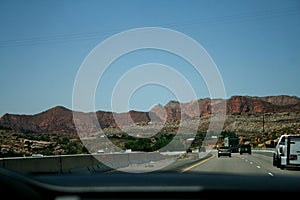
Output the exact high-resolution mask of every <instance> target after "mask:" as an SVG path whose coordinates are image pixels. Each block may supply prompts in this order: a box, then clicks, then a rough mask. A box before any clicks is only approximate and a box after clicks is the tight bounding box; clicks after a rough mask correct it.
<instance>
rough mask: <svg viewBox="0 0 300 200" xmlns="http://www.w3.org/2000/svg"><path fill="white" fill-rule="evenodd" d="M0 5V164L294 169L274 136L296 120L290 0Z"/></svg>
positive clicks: (293, 159)
mask: <svg viewBox="0 0 300 200" xmlns="http://www.w3.org/2000/svg"><path fill="white" fill-rule="evenodd" d="M0 16H1V17H0V21H1V29H0V36H1V37H0V65H1V68H0V74H1V79H0V85H1V86H0V89H1V92H2V95H1V104H0V155H1V159H0V165H1V166H2V168H5V169H11V170H14V171H17V172H20V173H21V174H28V175H34V176H35V177H39V178H41V177H48V176H51V175H53V177H56V176H62V175H66V174H69V175H70V174H71V175H73V174H77V175H86V174H106V173H117V172H120V173H130V174H131V173H148V172H151V173H152V172H154V173H155V172H175V173H176V174H178V175H179V174H184V173H199V174H200V173H201V174H203V173H204V174H231V175H233V174H234V175H250V176H252V175H253V176H254V175H259V176H265V177H274V176H278V175H283V176H293V177H299V176H300V173H299V170H298V168H299V166H300V154H299V152H300V149H299V146H300V145H298V142H299V140H292V139H290V140H288V139H287V138H286V139H285V142H282V145H281V146H278V148H276V147H277V144H278V140H279V138H280V136H282V135H297V134H300V114H299V113H300V90H299V85H300V82H299V69H300V68H299V65H300V59H299V58H300V56H299V52H300V40H299V35H300V6H299V2H297V1H269V0H263V1H261V0H259V1H258V0H254V1H236V0H229V1H197V0H188V1H182V0H175V1H158V0H154V1H144V0H142V1H136V0H128V1H120V0H112V1H106V0H100V1H97V0H90V1H80V0H77V1H71V0H62V1H52V0H51V1H50V0H45V1H37V0H32V1H14V0H13V1H8V0H2V1H1V2H0ZM287 141H292V143H291V145H292V146H288V145H290V144H289V143H288V142H287ZM285 145H286V146H285ZM223 147H224V148H225V147H227V148H229V149H230V151H225V152H222V151H219V149H222V148H223ZM290 149H292V150H293V152H289V151H290ZM290 168H293V170H290ZM294 168H295V169H296V170H295V169H294ZM44 175H45V176H44ZM54 175H55V176H54ZM41 179H42V178H41ZM43 180H44V179H43ZM74 184H75V182H74Z"/></svg>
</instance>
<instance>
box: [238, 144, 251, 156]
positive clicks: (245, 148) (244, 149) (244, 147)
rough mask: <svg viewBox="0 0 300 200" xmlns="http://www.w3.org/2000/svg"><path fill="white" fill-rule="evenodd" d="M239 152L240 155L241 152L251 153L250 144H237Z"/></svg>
mask: <svg viewBox="0 0 300 200" xmlns="http://www.w3.org/2000/svg"><path fill="white" fill-rule="evenodd" d="M239 153H240V155H242V154H243V153H247V154H251V153H252V150H251V145H250V144H241V145H240V146H239Z"/></svg>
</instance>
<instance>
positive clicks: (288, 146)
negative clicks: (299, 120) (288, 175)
mask: <svg viewBox="0 0 300 200" xmlns="http://www.w3.org/2000/svg"><path fill="white" fill-rule="evenodd" d="M273 166H276V167H278V168H280V169H285V168H287V167H300V135H281V136H280V138H279V140H278V143H277V144H276V146H275V150H274V154H273Z"/></svg>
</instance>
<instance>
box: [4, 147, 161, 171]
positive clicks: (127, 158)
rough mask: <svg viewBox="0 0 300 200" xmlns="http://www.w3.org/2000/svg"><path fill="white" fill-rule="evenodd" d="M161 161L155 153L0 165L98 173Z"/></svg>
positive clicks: (63, 157) (8, 161) (50, 158)
mask: <svg viewBox="0 0 300 200" xmlns="http://www.w3.org/2000/svg"><path fill="white" fill-rule="evenodd" d="M161 159H164V155H162V154H160V153H156V152H155V153H154V152H150V153H145V152H132V153H114V154H79V155H59V156H44V157H18V158H1V159H0V165H1V166H2V167H4V168H8V169H12V170H15V171H19V172H22V173H72V172H82V171H87V172H92V171H98V172H99V171H107V170H110V169H111V168H113V169H118V168H122V167H127V166H129V165H130V164H141V163H146V162H150V161H157V160H161Z"/></svg>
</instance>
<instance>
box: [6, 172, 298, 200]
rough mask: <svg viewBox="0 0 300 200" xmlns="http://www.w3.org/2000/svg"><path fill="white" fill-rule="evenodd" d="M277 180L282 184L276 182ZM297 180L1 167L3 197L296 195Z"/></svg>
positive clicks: (82, 199) (79, 199)
mask: <svg viewBox="0 0 300 200" xmlns="http://www.w3.org/2000/svg"><path fill="white" fill-rule="evenodd" d="M278 183H280V187H279V184H278ZM299 183H300V178H297V177H286V176H283V177H281V176H276V177H268V176H261V175H259V176H254V175H251V176H250V175H238V174H222V173H219V174H216V173H211V174H210V173H198V172H197V173H191V172H188V173H179V172H149V173H125V172H114V173H99V174H34V175H32V174H31V175H29V174H20V173H18V172H15V171H11V170H8V169H3V168H1V169H0V186H1V187H0V188H1V189H0V190H1V193H2V195H3V196H2V197H3V198H4V197H7V199H8V198H9V199H30V200H41V199H49V200H50V199H51V200H67V199H68V200H85V199H86V200H88V199H89V200H93V199H94V200H96V199H216V198H219V197H220V198H221V197H224V196H225V197H226V195H235V194H238V193H241V194H248V193H249V194H250V193H251V194H255V197H256V199H259V198H260V197H261V198H262V197H263V196H265V195H267V196H268V198H272V197H274V198H276V197H278V195H291V194H293V195H299V194H300V185H299Z"/></svg>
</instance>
